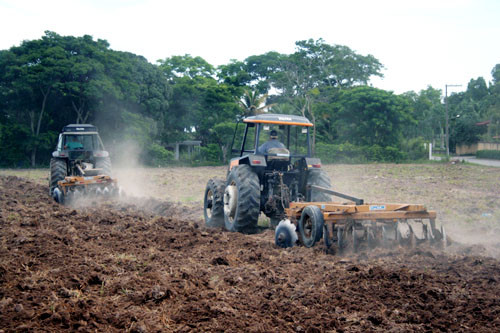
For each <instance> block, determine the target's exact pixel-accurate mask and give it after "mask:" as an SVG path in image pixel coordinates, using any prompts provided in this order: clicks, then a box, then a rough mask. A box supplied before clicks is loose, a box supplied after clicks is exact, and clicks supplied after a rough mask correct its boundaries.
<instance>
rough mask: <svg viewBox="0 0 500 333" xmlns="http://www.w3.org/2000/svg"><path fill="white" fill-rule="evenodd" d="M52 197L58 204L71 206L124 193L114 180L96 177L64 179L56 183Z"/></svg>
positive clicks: (108, 177)
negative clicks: (82, 201)
mask: <svg viewBox="0 0 500 333" xmlns="http://www.w3.org/2000/svg"><path fill="white" fill-rule="evenodd" d="M52 195H53V197H54V199H55V200H56V201H57V202H58V203H60V204H71V203H76V202H78V200H80V199H84V198H113V197H118V196H122V195H124V193H123V191H122V189H121V188H120V187H118V183H117V180H116V179H112V178H111V177H110V176H106V175H98V176H70V177H65V178H64V180H61V181H59V182H58V183H57V187H56V188H55V189H54V191H53V194H52Z"/></svg>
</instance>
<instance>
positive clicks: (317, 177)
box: [307, 169, 332, 202]
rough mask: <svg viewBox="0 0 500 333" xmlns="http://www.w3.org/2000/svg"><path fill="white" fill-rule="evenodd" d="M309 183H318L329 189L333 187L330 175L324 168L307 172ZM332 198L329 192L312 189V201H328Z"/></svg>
mask: <svg viewBox="0 0 500 333" xmlns="http://www.w3.org/2000/svg"><path fill="white" fill-rule="evenodd" d="M307 185H317V186H321V187H324V188H328V189H329V188H330V187H331V184H330V177H329V176H328V174H327V173H326V172H325V171H324V170H322V169H313V170H309V172H308V174H307ZM331 200H332V199H331V197H330V196H329V195H328V194H326V193H323V192H319V191H315V190H312V193H311V200H310V201H311V202H328V201H331Z"/></svg>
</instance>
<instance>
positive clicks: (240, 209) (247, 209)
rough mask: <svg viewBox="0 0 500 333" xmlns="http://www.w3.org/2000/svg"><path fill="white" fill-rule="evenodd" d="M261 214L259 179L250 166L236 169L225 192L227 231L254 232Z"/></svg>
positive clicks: (231, 173)
mask: <svg viewBox="0 0 500 333" xmlns="http://www.w3.org/2000/svg"><path fill="white" fill-rule="evenodd" d="M230 190H232V191H230ZM230 198H232V199H231V200H233V201H231V200H230ZM234 200H235V201H234ZM231 203H233V206H231V205H230V204H231ZM259 214H260V182H259V177H258V176H257V174H256V173H255V172H253V171H252V168H251V167H250V166H248V165H239V166H236V167H234V168H233V169H232V170H231V172H230V173H229V175H228V177H227V181H226V189H225V191H224V222H225V226H226V229H227V230H229V231H238V232H252V231H254V230H255V229H256V227H257V222H258V220H259Z"/></svg>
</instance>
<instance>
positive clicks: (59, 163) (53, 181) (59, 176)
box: [49, 158, 68, 196]
mask: <svg viewBox="0 0 500 333" xmlns="http://www.w3.org/2000/svg"><path fill="white" fill-rule="evenodd" d="M67 174H68V167H67V165H66V160H65V159H62V158H51V159H50V181H49V188H50V190H49V194H50V195H51V196H52V193H53V192H54V189H55V188H56V187H57V182H58V181H60V180H64V178H65V177H66V176H67Z"/></svg>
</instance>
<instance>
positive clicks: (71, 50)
mask: <svg viewBox="0 0 500 333" xmlns="http://www.w3.org/2000/svg"><path fill="white" fill-rule="evenodd" d="M382 69H383V65H382V63H381V62H380V61H379V60H378V59H377V58H375V57H374V56H373V55H362V54H359V53H357V52H355V51H354V50H352V49H350V48H349V47H348V46H345V45H335V44H328V43H326V42H325V41H324V40H323V39H317V40H313V39H307V40H301V41H297V42H296V43H295V50H294V51H293V52H292V53H290V54H281V53H278V52H275V51H269V52H266V53H263V54H260V55H249V56H248V57H247V58H245V59H243V60H237V59H233V60H231V61H230V62H229V63H228V64H224V65H221V66H218V67H214V66H213V65H211V64H210V63H209V62H207V61H206V60H205V59H203V58H202V57H200V56H192V55H189V54H185V55H176V56H171V57H167V58H164V59H162V60H159V61H158V62H157V63H156V64H151V63H149V62H148V61H147V60H146V59H145V58H144V57H142V56H140V55H136V54H133V53H129V52H120V51H115V50H112V49H111V48H110V46H109V44H108V42H107V41H106V40H102V39H97V40H94V38H93V37H91V36H88V35H84V36H81V37H73V36H61V35H58V34H57V33H55V32H51V31H47V32H45V35H44V36H42V37H41V38H40V39H36V40H28V41H23V42H22V43H21V44H20V45H19V46H13V47H11V48H10V49H8V50H0V165H1V166H10V167H13V166H14V167H20V166H28V165H31V166H38V165H47V163H48V161H49V159H50V153H51V151H52V150H53V148H54V146H55V141H56V137H57V134H58V133H59V131H60V130H61V128H62V127H63V126H64V125H66V124H69V123H93V124H94V125H97V126H98V128H99V130H100V133H101V136H102V138H103V140H104V142H105V145H106V146H107V148H108V150H110V151H111V152H112V154H113V155H112V156H116V155H119V154H120V153H125V155H127V152H128V149H130V148H129V147H130V143H133V145H134V146H136V148H137V151H138V155H139V156H138V158H139V159H140V160H141V161H142V162H144V163H147V164H152V165H161V164H163V163H168V161H169V160H170V159H171V158H172V153H171V152H169V151H168V149H170V148H169V147H171V146H172V144H173V143H175V142H179V141H182V140H200V141H201V142H202V148H201V151H200V153H199V155H197V156H196V157H195V158H196V159H197V160H198V161H200V162H202V161H205V162H212V163H220V162H226V161H227V159H228V158H229V156H230V148H231V147H229V145H230V141H231V139H232V133H233V125H234V123H235V121H236V119H237V118H238V117H241V116H248V115H254V114H258V113H262V112H274V113H291V114H298V115H303V116H306V117H307V118H309V119H310V120H311V121H312V122H313V123H314V124H315V127H314V129H313V135H312V137H313V140H312V142H313V146H314V147H316V146H317V145H318V146H319V147H320V149H319V150H318V152H319V153H320V154H325V156H324V157H325V158H330V157H331V156H347V155H348V154H347V153H346V151H351V152H356V154H361V155H363V154H364V155H363V157H362V158H364V159H368V160H370V159H372V160H399V159H402V158H403V159H404V158H405V156H406V158H419V157H422V156H423V155H422V149H423V142H433V143H434V144H435V145H437V146H440V145H443V144H444V137H443V135H444V132H445V131H444V126H445V118H444V105H443V99H442V95H443V92H442V90H440V89H436V88H433V87H427V88H426V89H424V90H421V91H420V92H413V91H411V92H407V93H404V94H401V95H396V94H394V93H392V92H389V91H384V90H382V89H376V88H373V87H371V86H370V85H369V84H370V80H371V79H372V78H373V77H381V76H382ZM491 73H492V81H491V82H487V81H486V80H485V79H484V78H482V77H478V78H473V79H470V81H469V84H468V85H467V89H466V91H464V92H462V93H457V94H452V95H451V96H449V98H448V104H449V112H450V116H451V117H450V119H452V121H451V122H450V127H451V140H450V141H451V142H452V145H455V144H459V143H472V142H476V141H477V140H479V139H486V140H493V141H494V140H498V139H499V135H500V64H496V65H495V66H494V67H493V69H492V72H491ZM478 122H483V123H484V122H487V123H488V124H489V125H488V126H487V127H478V126H477V125H476V124H477V123H478ZM346 154H347V155H346ZM361 155H360V156H361ZM327 156H328V157H327ZM349 156H350V157H349V158H351V157H352V154H351V155H349ZM331 160H332V161H335V160H339V159H335V158H333V159H331Z"/></svg>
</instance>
